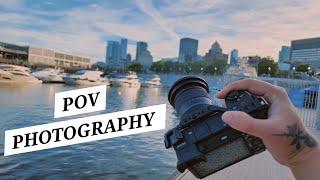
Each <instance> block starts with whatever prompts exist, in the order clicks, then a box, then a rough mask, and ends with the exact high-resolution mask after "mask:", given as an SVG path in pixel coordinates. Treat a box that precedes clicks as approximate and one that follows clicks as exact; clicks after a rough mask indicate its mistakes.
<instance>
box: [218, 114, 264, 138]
mask: <svg viewBox="0 0 320 180" xmlns="http://www.w3.org/2000/svg"><path fill="white" fill-rule="evenodd" d="M222 120H223V121H224V122H225V123H227V124H228V125H229V126H231V127H232V128H234V129H236V130H238V131H241V132H244V133H247V134H250V135H253V136H257V137H263V136H264V135H265V134H267V131H268V130H270V122H268V120H266V119H255V118H253V117H251V116H250V115H249V114H247V113H244V112H242V111H227V112H225V113H224V114H223V115H222Z"/></svg>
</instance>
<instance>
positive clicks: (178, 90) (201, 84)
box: [168, 76, 212, 117]
mask: <svg viewBox="0 0 320 180" xmlns="http://www.w3.org/2000/svg"><path fill="white" fill-rule="evenodd" d="M168 99H169V102H170V104H171V105H172V106H173V107H174V108H175V110H176V111H177V113H178V115H179V116H180V117H181V116H182V115H183V114H184V113H185V112H187V111H188V110H190V109H191V108H192V107H194V106H198V105H212V100H211V99H210V96H209V88H208V84H207V82H206V81H205V80H204V79H202V78H200V77H197V76H187V77H184V78H181V79H179V80H177V81H176V82H175V83H174V84H173V86H172V87H171V89H170V91H169V94H168Z"/></svg>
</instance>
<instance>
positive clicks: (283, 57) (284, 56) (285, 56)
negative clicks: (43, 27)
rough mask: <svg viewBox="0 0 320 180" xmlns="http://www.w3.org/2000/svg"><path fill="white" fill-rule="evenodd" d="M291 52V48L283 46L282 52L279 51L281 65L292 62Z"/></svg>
mask: <svg viewBox="0 0 320 180" xmlns="http://www.w3.org/2000/svg"><path fill="white" fill-rule="evenodd" d="M290 52H291V48H290V47H289V46H282V47H281V50H280V51H279V59H278V62H279V63H284V62H286V61H289V60H290Z"/></svg>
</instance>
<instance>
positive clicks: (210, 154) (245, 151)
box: [165, 76, 269, 178]
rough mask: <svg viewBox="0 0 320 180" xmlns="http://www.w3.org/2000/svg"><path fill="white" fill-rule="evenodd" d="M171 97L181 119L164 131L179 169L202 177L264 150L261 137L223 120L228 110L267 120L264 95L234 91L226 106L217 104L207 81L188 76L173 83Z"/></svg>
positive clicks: (167, 146) (227, 97)
mask: <svg viewBox="0 0 320 180" xmlns="http://www.w3.org/2000/svg"><path fill="white" fill-rule="evenodd" d="M168 99H169V102H170V104H171V105H172V106H173V107H174V108H175V110H176V112H177V113H178V116H179V119H180V122H179V124H178V125H177V126H176V127H175V128H173V129H171V130H169V131H168V132H167V133H166V134H165V146H166V148H170V147H173V148H174V150H175V151H176V154H177V157H178V163H177V169H178V170H179V171H180V172H184V171H185V170H186V169H189V170H190V171H191V172H192V174H194V175H195V176H196V177H198V178H203V177H206V176H208V175H210V174H212V173H214V172H216V171H219V170H221V169H224V168H226V167H228V166H230V165H232V164H235V163H237V162H239V161H241V160H243V159H246V158H248V157H250V156H253V155H255V154H257V153H260V152H263V151H264V150H265V146H264V144H263V142H262V140H261V139H259V138H257V137H255V136H251V135H248V134H246V133H242V132H240V131H237V130H235V129H233V128H231V127H230V126H228V125H227V124H225V123H224V122H223V121H222V120H221V116H222V114H223V113H224V112H225V111H229V110H238V111H244V112H246V113H248V114H250V115H251V116H252V117H255V118H259V119H266V118H267V117H268V108H269V106H268V104H267V102H266V101H265V100H264V99H263V98H261V97H257V96H254V95H251V94H250V93H248V92H246V91H241V90H240V91H232V92H230V93H229V94H228V95H227V96H226V98H225V103H226V108H223V107H218V106H214V105H212V100H211V98H210V96H209V88H208V84H207V83H206V81H205V80H203V79H201V78H199V77H196V76H187V77H184V78H182V79H179V80H178V81H176V82H175V83H174V85H173V86H172V88H171V89H170V91H169V94H168Z"/></svg>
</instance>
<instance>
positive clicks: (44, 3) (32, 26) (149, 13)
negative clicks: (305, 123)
mask: <svg viewBox="0 0 320 180" xmlns="http://www.w3.org/2000/svg"><path fill="white" fill-rule="evenodd" d="M319 8H320V1H319V0H281V1H280V0H268V1H266V0H255V1H252V0H224V1H223V0H171V1H170V0H157V1H156V0H153V1H152V0H1V1H0V26H1V28H0V41H5V42H11V43H17V44H21V45H26V44H28V45H35V46H43V47H47V48H51V49H57V50H60V51H63V52H69V53H76V54H79V55H82V56H87V57H90V58H92V59H93V60H94V61H97V60H104V58H105V46H106V41H107V40H110V39H112V40H118V39H119V38H121V37H126V38H128V39H129V47H128V48H129V52H130V53H131V54H132V55H133V57H134V55H135V42H136V41H146V42H148V44H149V49H150V50H151V53H152V55H153V56H154V59H155V60H158V59H160V58H162V57H176V56H177V54H178V47H179V38H181V37H193V38H196V39H198V40H199V54H202V55H203V54H205V52H207V51H208V49H209V48H210V46H211V44H212V43H213V42H214V41H216V40H217V41H218V42H219V43H220V44H221V46H222V48H223V50H224V52H225V53H230V51H231V50H232V49H233V48H236V49H239V53H240V55H241V56H245V55H255V54H258V55H262V56H272V57H274V58H276V59H277V54H278V51H279V49H280V47H281V45H289V44H290V41H291V40H293V39H301V38H308V37H317V36H320V21H319V17H320V11H319Z"/></svg>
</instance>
